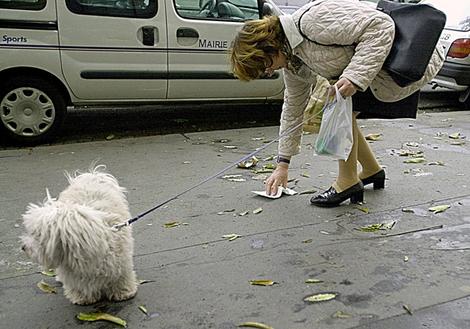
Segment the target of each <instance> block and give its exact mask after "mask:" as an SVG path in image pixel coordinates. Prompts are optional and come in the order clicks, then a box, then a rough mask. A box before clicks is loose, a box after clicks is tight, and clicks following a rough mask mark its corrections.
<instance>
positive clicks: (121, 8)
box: [0, 0, 157, 18]
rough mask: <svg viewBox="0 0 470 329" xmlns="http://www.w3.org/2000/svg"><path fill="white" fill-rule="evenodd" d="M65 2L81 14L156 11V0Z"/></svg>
mask: <svg viewBox="0 0 470 329" xmlns="http://www.w3.org/2000/svg"><path fill="white" fill-rule="evenodd" d="M0 1H1V0H0ZM66 4H67V8H69V9H70V11H72V12H74V13H76V14H82V15H95V16H114V17H135V18H151V17H154V16H155V14H156V13H157V0H66Z"/></svg>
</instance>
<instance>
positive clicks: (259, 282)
mask: <svg viewBox="0 0 470 329" xmlns="http://www.w3.org/2000/svg"><path fill="white" fill-rule="evenodd" d="M276 283H277V282H274V281H272V280H250V284H252V285H254V286H272V285H274V284H276Z"/></svg>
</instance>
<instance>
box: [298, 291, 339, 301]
mask: <svg viewBox="0 0 470 329" xmlns="http://www.w3.org/2000/svg"><path fill="white" fill-rule="evenodd" d="M334 298H336V294H333V293H326V294H317V295H312V296H308V297H305V298H304V301H306V302H310V303H318V302H326V301H328V300H332V299H334Z"/></svg>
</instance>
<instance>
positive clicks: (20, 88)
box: [0, 0, 284, 143]
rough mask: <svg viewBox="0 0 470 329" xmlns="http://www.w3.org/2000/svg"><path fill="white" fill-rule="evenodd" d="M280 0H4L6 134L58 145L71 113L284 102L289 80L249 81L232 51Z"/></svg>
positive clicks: (0, 28) (1, 101)
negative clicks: (233, 64)
mask: <svg viewBox="0 0 470 329" xmlns="http://www.w3.org/2000/svg"><path fill="white" fill-rule="evenodd" d="M265 14H276V15H280V14H282V12H281V11H280V10H279V8H277V6H276V5H275V4H274V3H272V2H271V0H173V1H168V0H133V1H130V0H94V1H88V0H15V1H0V36H1V40H0V133H1V134H2V136H3V137H1V138H5V137H6V138H8V139H10V140H15V141H17V142H22V143H39V142H44V141H47V140H50V139H51V138H53V137H54V135H55V134H56V133H57V132H58V131H59V129H60V127H61V124H62V122H63V121H64V118H65V116H66V114H67V107H68V106H87V108H90V109H91V108H93V107H94V106H108V105H110V106H120V105H127V106H128V105H135V104H149V103H164V102H169V101H171V102H194V101H203V102H211V103H213V102H227V101H250V102H281V101H282V93H283V89H284V85H283V81H282V77H281V75H279V74H277V75H275V76H272V77H265V78H264V79H260V80H257V81H253V82H249V83H244V82H240V81H239V80H237V79H235V78H234V77H233V76H232V75H231V74H230V73H229V66H228V61H227V48H228V47H229V46H230V42H231V40H232V39H233V37H234V36H235V34H236V32H237V30H238V29H239V28H240V26H241V25H242V23H243V21H245V20H247V19H253V18H260V17H261V16H263V15H265Z"/></svg>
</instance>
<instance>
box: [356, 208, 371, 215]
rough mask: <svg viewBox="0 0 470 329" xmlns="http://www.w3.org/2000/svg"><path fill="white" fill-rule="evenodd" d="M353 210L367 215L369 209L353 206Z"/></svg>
mask: <svg viewBox="0 0 470 329" xmlns="http://www.w3.org/2000/svg"><path fill="white" fill-rule="evenodd" d="M354 208H356V209H357V210H360V211H362V212H364V213H366V214H368V213H369V208H367V207H360V206H355V207H354Z"/></svg>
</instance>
